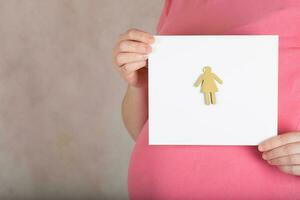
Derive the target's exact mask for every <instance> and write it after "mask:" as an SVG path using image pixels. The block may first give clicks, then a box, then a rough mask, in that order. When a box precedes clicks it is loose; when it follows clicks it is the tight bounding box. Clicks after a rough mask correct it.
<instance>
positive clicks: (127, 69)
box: [121, 60, 147, 74]
mask: <svg viewBox="0 0 300 200" xmlns="http://www.w3.org/2000/svg"><path fill="white" fill-rule="evenodd" d="M146 64H147V62H146V61H145V60H143V61H139V62H133V63H127V64H125V65H123V66H122V67H121V69H122V71H123V73H125V74H129V73H131V72H133V71H136V70H139V69H141V68H142V67H145V66H146Z"/></svg>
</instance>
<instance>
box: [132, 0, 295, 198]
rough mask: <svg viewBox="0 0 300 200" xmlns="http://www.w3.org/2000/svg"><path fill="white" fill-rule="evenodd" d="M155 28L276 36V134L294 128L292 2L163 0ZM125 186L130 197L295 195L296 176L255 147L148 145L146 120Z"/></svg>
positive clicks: (161, 31) (164, 31) (184, 32)
mask: <svg viewBox="0 0 300 200" xmlns="http://www.w3.org/2000/svg"><path fill="white" fill-rule="evenodd" d="M157 31H158V33H159V34H161V35H173V34H174V35H175V34H176V35H187V34H191V35H192V34H215V35H216V34H277V35H279V38H280V39H279V40H280V41H279V43H280V53H279V57H280V58H279V105H278V109H279V116H278V120H279V124H278V132H279V134H281V133H285V132H288V131H296V130H298V131H300V1H299V0H247V1H241V0H189V1H187V0H173V1H172V0H167V1H166V3H165V6H164V9H163V12H162V15H161V18H160V22H159V24H158V27H157ZM245 128H247V127H245ZM241 131H242V130H241ZM128 187H129V195H130V198H131V199H245V198H246V199H285V200H286V199H300V177H298V176H293V175H288V174H285V173H283V172H281V171H279V170H278V169H277V167H276V166H270V165H269V164H268V163H267V162H266V161H264V160H262V158H261V153H259V152H258V150H257V146H149V145H148V122H146V124H145V126H144V127H143V129H142V130H141V133H140V135H139V137H138V140H137V142H136V145H135V148H134V150H133V152H132V157H131V162H130V166H129V174H128Z"/></svg>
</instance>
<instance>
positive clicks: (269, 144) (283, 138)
mask: <svg viewBox="0 0 300 200" xmlns="http://www.w3.org/2000/svg"><path fill="white" fill-rule="evenodd" d="M293 142H300V132H291V133H285V134H281V135H277V136H274V137H272V138H270V139H267V140H265V141H263V142H262V143H260V144H259V145H258V150H259V151H269V150H271V149H274V148H276V147H279V146H283V145H285V144H289V143H293Z"/></svg>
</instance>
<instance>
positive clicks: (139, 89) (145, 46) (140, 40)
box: [113, 29, 154, 140]
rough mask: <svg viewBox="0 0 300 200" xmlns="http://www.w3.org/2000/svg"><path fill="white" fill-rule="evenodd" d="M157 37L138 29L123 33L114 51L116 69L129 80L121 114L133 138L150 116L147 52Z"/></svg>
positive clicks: (149, 51)
mask: <svg viewBox="0 0 300 200" xmlns="http://www.w3.org/2000/svg"><path fill="white" fill-rule="evenodd" d="M153 43H154V37H153V36H152V35H151V34H150V33H146V32H144V31H141V30H137V29H130V30H128V31H126V32H125V33H123V34H121V35H120V36H119V38H118V41H117V44H116V45H115V48H114V51H113V60H114V63H115V66H116V69H117V71H118V72H119V74H120V75H121V76H122V77H123V79H124V80H125V81H126V82H127V85H128V87H127V91H126V94H125V96H124V99H123V103H122V117H123V121H124V124H125V127H126V128H127V130H128V132H129V133H130V135H131V136H132V138H133V139H134V140H136V138H137V137H138V134H139V132H140V130H141V129H142V127H143V125H144V123H145V122H146V120H147V119H148V96H147V95H148V69H147V67H148V66H147V61H148V55H149V53H151V51H152V49H151V46H150V45H151V44H153Z"/></svg>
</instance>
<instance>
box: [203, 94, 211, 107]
mask: <svg viewBox="0 0 300 200" xmlns="http://www.w3.org/2000/svg"><path fill="white" fill-rule="evenodd" d="M204 100H205V104H206V105H209V104H210V99H209V93H208V92H205V93H204Z"/></svg>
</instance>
